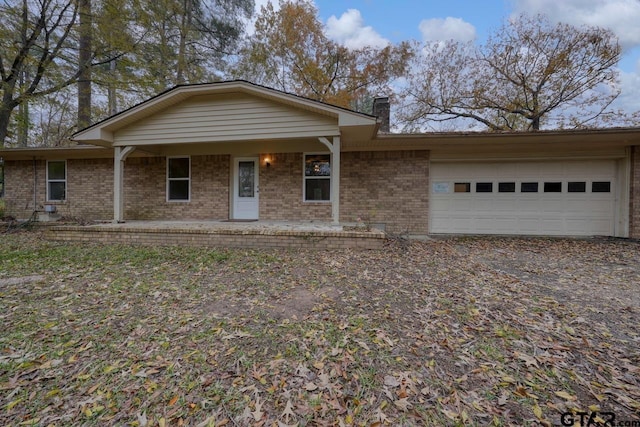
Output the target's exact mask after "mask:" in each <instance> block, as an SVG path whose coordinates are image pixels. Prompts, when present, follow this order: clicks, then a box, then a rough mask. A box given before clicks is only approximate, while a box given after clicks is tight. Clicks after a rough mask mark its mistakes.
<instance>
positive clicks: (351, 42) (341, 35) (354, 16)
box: [325, 9, 389, 49]
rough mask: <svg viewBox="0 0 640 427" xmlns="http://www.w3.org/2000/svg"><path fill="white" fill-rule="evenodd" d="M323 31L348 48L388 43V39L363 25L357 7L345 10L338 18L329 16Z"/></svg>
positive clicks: (383, 45)
mask: <svg viewBox="0 0 640 427" xmlns="http://www.w3.org/2000/svg"><path fill="white" fill-rule="evenodd" d="M325 33H326V35H327V37H329V38H330V39H331V40H333V41H335V42H337V43H340V44H342V45H344V46H345V47H347V48H349V49H359V48H362V47H365V46H373V47H385V46H387V45H389V40H387V39H385V38H384V37H382V36H381V35H380V34H378V33H377V32H376V30H374V29H373V27H371V26H365V25H364V19H363V18H362V15H361V14H360V11H359V10H357V9H349V10H347V11H346V12H345V13H343V14H342V16H340V18H336V16H335V15H333V16H331V17H330V18H329V19H328V20H327V25H326V27H325Z"/></svg>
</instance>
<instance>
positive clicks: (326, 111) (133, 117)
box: [72, 80, 378, 147]
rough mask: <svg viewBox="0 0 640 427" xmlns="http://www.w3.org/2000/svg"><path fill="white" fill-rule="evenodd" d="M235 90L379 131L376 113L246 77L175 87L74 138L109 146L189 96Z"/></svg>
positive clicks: (363, 129) (367, 132) (343, 124)
mask: <svg viewBox="0 0 640 427" xmlns="http://www.w3.org/2000/svg"><path fill="white" fill-rule="evenodd" d="M233 93H240V94H245V95H250V96H254V97H256V98H261V99H264V100H267V101H271V102H275V103H279V104H283V105H285V106H288V107H293V108H295V109H298V110H302V111H306V112H309V113H313V114H317V115H320V116H325V117H328V118H331V119H333V120H335V121H336V123H337V126H338V127H340V129H341V130H344V131H348V130H349V129H351V130H356V129H358V131H359V133H363V134H364V135H366V137H367V138H372V137H374V135H375V134H376V133H377V130H378V123H377V119H376V117H375V116H372V115H369V114H364V113H359V112H356V111H352V110H349V109H346V108H342V107H338V106H335V105H330V104H327V103H324V102H320V101H316V100H313V99H309V98H305V97H302V96H298V95H294V94H290V93H287V92H282V91H279V90H276V89H272V88H268V87H266V86H261V85H257V84H255V83H251V82H248V81H245V80H232V81H224V82H216V83H202V84H190V85H178V86H175V87H173V88H171V89H169V90H167V91H165V92H162V93H160V94H158V95H156V96H154V97H152V98H149V99H148V100H146V101H143V102H141V103H140V104H137V105H135V106H133V107H131V108H129V109H127V110H124V111H122V112H120V113H118V114H116V115H114V116H111V117H109V118H107V119H105V120H102V121H100V122H98V123H95V124H93V125H91V126H89V127H88V128H85V129H83V130H80V131H78V132H76V133H75V134H74V135H73V136H72V140H74V141H78V142H84V143H90V144H95V145H101V146H107V147H109V146H111V145H112V144H113V142H114V132H116V131H118V130H120V129H123V128H125V127H127V126H129V125H131V124H134V123H136V122H139V121H140V120H143V119H145V118H147V117H150V116H152V115H154V114H157V113H159V112H161V111H164V110H166V109H168V108H169V107H172V106H174V105H176V104H179V103H181V102H184V101H186V100H188V99H189V98H192V97H195V96H201V95H224V94H233Z"/></svg>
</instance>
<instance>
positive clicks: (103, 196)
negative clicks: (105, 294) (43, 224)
mask: <svg viewBox="0 0 640 427" xmlns="http://www.w3.org/2000/svg"><path fill="white" fill-rule="evenodd" d="M374 109H377V111H378V114H377V116H378V117H376V116H373V115H367V114H361V113H357V112H354V111H350V110H347V109H343V108H339V107H335V106H332V105H328V104H324V103H321V102H317V101H313V100H310V99H306V98H302V97H299V96H295V95H292V94H288V93H284V92H281V91H277V90H274V89H270V88H266V87H263V86H259V85H255V84H252V83H249V82H246V81H229V82H220V83H210V84H199V85H184V86H177V87H175V88H173V89H171V90H168V91H166V92H164V93H162V94H160V95H158V96H156V97H154V98H151V99H149V100H147V101H145V102H142V103H141V104H139V105H136V106H134V107H132V108H130V109H128V110H126V111H123V112H121V113H119V114H117V115H115V116H113V117H110V118H108V119H106V120H104V121H101V122H99V123H96V124H94V125H93V126H91V127H89V128H87V129H84V130H82V131H80V132H78V133H76V134H75V135H74V137H73V139H74V140H75V141H77V142H78V143H79V145H77V146H73V147H68V148H24V149H3V150H0V157H1V158H2V159H3V162H4V169H5V172H4V173H5V177H4V181H5V195H4V197H5V205H6V208H5V209H6V214H9V215H12V216H14V217H17V218H23V219H24V218H29V217H30V216H31V215H32V213H33V212H34V211H42V210H44V209H49V210H51V209H56V210H57V211H58V212H59V213H60V214H62V215H65V216H71V217H80V218H84V219H89V220H110V221H116V222H119V221H126V220H185V221H187V220H251V219H259V220H283V221H318V222H320V221H324V222H328V221H332V222H334V223H350V222H354V221H356V219H357V218H362V219H363V220H365V221H368V222H370V223H373V224H378V225H379V226H380V227H384V228H385V229H386V231H388V232H390V233H408V234H411V235H428V234H456V233H462V234H522V235H568V236H592V235H601V236H618V237H631V238H640V128H614V129H603V130H579V131H542V132H535V133H458V132H456V133H426V134H392V133H389V132H388V111H389V106H388V100H386V102H385V99H384V98H382V99H377V100H376V105H375V107H374ZM54 206H55V208H52V207H54Z"/></svg>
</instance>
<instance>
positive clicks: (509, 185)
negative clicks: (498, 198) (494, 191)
mask: <svg viewBox="0 0 640 427" xmlns="http://www.w3.org/2000/svg"><path fill="white" fill-rule="evenodd" d="M515 192H516V183H515V182H499V183H498V193H515Z"/></svg>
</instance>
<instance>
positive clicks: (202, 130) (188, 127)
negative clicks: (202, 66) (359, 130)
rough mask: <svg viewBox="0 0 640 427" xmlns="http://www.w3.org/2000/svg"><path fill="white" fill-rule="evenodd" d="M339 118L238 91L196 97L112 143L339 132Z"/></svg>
mask: <svg viewBox="0 0 640 427" xmlns="http://www.w3.org/2000/svg"><path fill="white" fill-rule="evenodd" d="M339 134H340V131H339V128H338V120H337V118H335V119H333V118H330V117H325V116H321V115H318V114H313V113H310V112H306V111H301V110H298V109H294V108H291V107H288V106H285V105H282V104H278V103H275V102H269V101H267V100H264V99H260V98H256V97H251V96H248V95H244V94H239V93H234V94H227V95H215V96H197V97H193V98H191V99H189V100H188V101H185V102H182V103H180V104H178V105H175V106H173V107H170V108H168V109H167V110H164V111H161V112H159V113H156V114H154V115H152V116H150V117H147V118H145V119H142V120H140V121H139V122H137V123H135V124H132V125H130V126H127V127H125V128H123V129H121V130H119V131H117V132H116V133H115V136H114V137H115V138H114V145H130V144H132V145H145V144H162V143H171V144H173V143H198V142H219V141H240V140H259V139H284V138H301V137H317V136H333V135H339Z"/></svg>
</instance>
